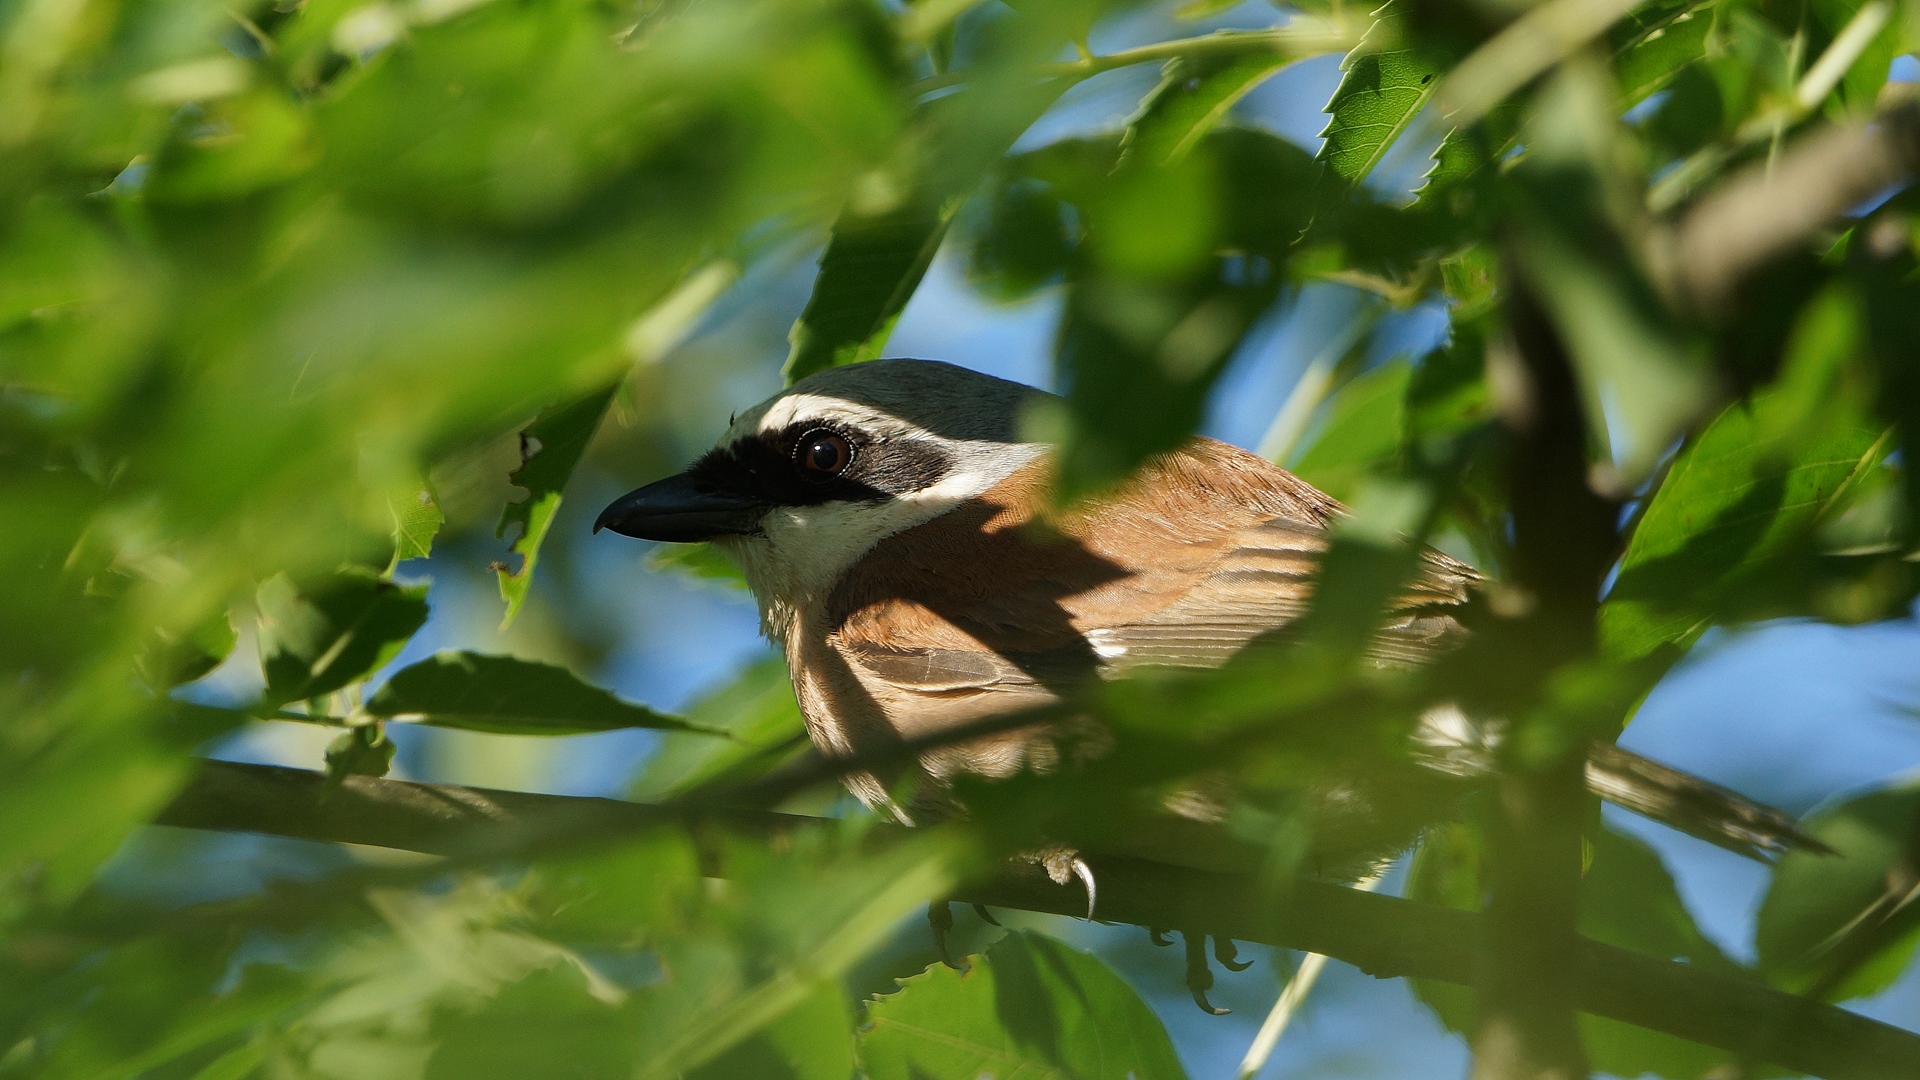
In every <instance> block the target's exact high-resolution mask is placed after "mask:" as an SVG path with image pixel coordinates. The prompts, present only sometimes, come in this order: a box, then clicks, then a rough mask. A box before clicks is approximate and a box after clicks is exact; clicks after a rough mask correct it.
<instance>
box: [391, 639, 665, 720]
mask: <svg viewBox="0 0 1920 1080" xmlns="http://www.w3.org/2000/svg"><path fill="white" fill-rule="evenodd" d="M366 708H367V711H368V712H369V713H371V714H373V715H374V716H405V717H407V718H409V719H412V720H413V721H414V722H415V723H421V724H428V725H431V726H433V727H446V728H459V729H461V730H463V731H491V732H495V733H498V734H502V735H579V734H583V733H586V732H590V731H614V730H618V729H620V728H686V727H688V726H689V725H688V723H687V722H686V721H685V720H682V719H680V718H679V717H677V716H668V715H666V714H664V713H657V712H654V711H653V710H652V709H649V708H647V707H646V706H644V705H634V704H631V703H629V702H625V701H622V700H620V699H619V698H617V697H614V696H613V695H612V694H610V693H608V692H606V691H605V690H602V689H600V688H599V687H597V686H590V685H588V684H587V683H585V682H582V681H581V680H580V677H579V676H577V675H575V674H574V673H573V672H571V671H568V670H567V669H566V668H563V667H555V666H554V665H552V664H542V663H540V662H538V661H535V660H522V659H519V658H518V657H512V656H483V655H481V654H479V653H471V652H451V651H448V652H441V653H436V654H434V655H433V656H432V657H430V658H428V659H426V660H422V661H420V662H419V663H417V664H414V665H413V666H411V667H407V668H403V669H401V670H400V671H398V672H395V673H394V676H393V677H392V678H391V679H388V680H387V682H386V684H385V685H383V686H382V687H380V690H379V692H377V693H375V694H374V695H373V697H371V698H369V699H368V700H367V705H366Z"/></svg>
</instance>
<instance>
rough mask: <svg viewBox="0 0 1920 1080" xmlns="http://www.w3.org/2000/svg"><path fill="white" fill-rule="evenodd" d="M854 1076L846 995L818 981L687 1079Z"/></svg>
mask: <svg viewBox="0 0 1920 1080" xmlns="http://www.w3.org/2000/svg"><path fill="white" fill-rule="evenodd" d="M853 1075H854V1063H853V1012H852V1010H851V1009H850V1008H848V1006H847V999H846V995H845V994H844V993H843V992H842V991H841V989H840V987H839V986H838V985H836V984H834V983H832V982H821V983H819V984H818V985H816V986H815V987H814V988H813V990H812V992H810V993H808V994H807V995H806V996H805V997H804V998H802V999H801V1001H800V1003H799V1004H798V1005H796V1006H794V1007H793V1008H792V1009H790V1010H789V1011H788V1012H787V1013H786V1014H785V1015H783V1016H781V1017H780V1018H779V1019H778V1020H775V1021H774V1022H773V1023H771V1024H768V1025H767V1026H766V1027H764V1028H762V1029H761V1030H760V1032H759V1033H758V1034H756V1035H754V1036H753V1037H752V1038H750V1039H747V1040H745V1041H743V1042H740V1043H737V1044H735V1045H734V1047H733V1048H732V1049H730V1050H728V1051H727V1052H726V1053H724V1054H721V1055H720V1056H719V1057H717V1058H714V1059H713V1060H711V1061H709V1062H707V1063H706V1064H704V1065H701V1066H699V1067H698V1068H695V1069H691V1070H688V1072H687V1073H686V1077H687V1080H762V1078H765V1080H847V1078H848V1077H850V1076H853Z"/></svg>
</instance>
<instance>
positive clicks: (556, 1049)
mask: <svg viewBox="0 0 1920 1080" xmlns="http://www.w3.org/2000/svg"><path fill="white" fill-rule="evenodd" d="M624 998H625V995H624V994H622V993H621V992H620V991H619V989H618V988H617V987H613V986H610V985H608V984H606V983H605V981H604V978H603V979H602V981H601V983H600V984H599V985H595V984H594V982H592V981H590V980H589V978H588V977H587V975H586V973H585V972H583V970H582V968H581V966H579V965H575V964H554V965H552V966H549V967H542V968H537V969H535V970H534V971H532V972H531V973H529V974H527V975H526V976H524V977H522V978H521V979H519V980H518V981H516V982H513V983H511V984H509V985H507V986H506V987H504V988H503V989H502V990H501V991H500V992H499V994H497V995H496V996H494V997H493V998H491V999H490V1000H488V1001H486V1003H485V1004H484V1005H482V1006H481V1007H480V1008H478V1009H475V1010H473V1011H471V1012H458V1013H453V1014H451V1015H446V1016H443V1017H442V1018H440V1019H439V1020H438V1021H437V1022H436V1023H435V1024H434V1034H435V1036H437V1039H436V1042H435V1045H434V1048H433V1056H432V1057H430V1058H428V1059H427V1063H426V1070H425V1073H424V1077H423V1080H456V1078H469V1077H471V1078H482V1077H498V1078H499V1080H519V1078H523V1077H531V1076H551V1077H556V1078H569V1080H598V1078H600V1077H610V1076H620V1075H624V1074H626V1073H627V1072H628V1071H630V1069H631V1068H632V1065H631V1062H632V1061H633V1059H634V1057H635V1055H636V1053H637V1052H638V1050H639V1049H640V1048H639V1046H638V1044H637V1040H636V1037H635V1035H636V1033H635V1032H634V1031H633V1028H632V1025H631V1024H630V1023H628V1022H626V1018H625V1017H623V1016H622V1015H621V1011H620V1009H619V1004H620V1002H621V1001H622V1000H623V999H624Z"/></svg>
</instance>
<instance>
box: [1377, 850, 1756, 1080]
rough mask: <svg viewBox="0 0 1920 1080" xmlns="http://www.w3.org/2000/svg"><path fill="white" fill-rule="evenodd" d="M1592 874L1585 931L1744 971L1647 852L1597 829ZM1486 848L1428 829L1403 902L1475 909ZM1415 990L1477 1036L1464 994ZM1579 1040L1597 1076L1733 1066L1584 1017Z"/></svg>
mask: <svg viewBox="0 0 1920 1080" xmlns="http://www.w3.org/2000/svg"><path fill="white" fill-rule="evenodd" d="M1587 844H1588V848H1587V851H1588V856H1589V859H1588V866H1587V870H1586V872H1585V874H1583V875H1582V878H1581V884H1580V933H1581V934H1582V935H1584V936H1586V937H1590V938H1593V939H1595V940H1598V941H1603V942H1606V943H1607V944H1610V945H1617V946H1619V947H1621V948H1624V949H1631V950H1633V951H1634V952H1639V953H1645V954H1648V955H1652V956H1658V957H1663V958H1667V959H1673V960H1679V961H1683V962H1685V963H1687V964H1690V965H1695V966H1702V967H1706V968H1708V969H1709V970H1715V971H1721V972H1728V973H1734V972H1738V971H1740V970H1741V969H1740V968H1739V967H1738V965H1736V964H1734V963H1733V962H1732V961H1730V960H1728V959H1727V958H1726V957H1725V956H1724V955H1723V954H1722V953H1721V952H1720V950H1719V949H1718V948H1717V947H1715V946H1714V944H1713V943H1712V942H1711V941H1709V940H1707V938H1706V937H1705V935H1703V934H1701V933H1700V930H1699V928H1698V926H1696V925H1695V923H1694V921H1693V917H1692V915H1691V914H1689V913H1688V911H1687V909H1686V905H1685V904H1684V903H1683V902H1682V901H1681V899H1680V894H1679V891H1678V890H1677V889H1676V888H1675V887H1674V884H1673V879H1672V877H1671V876H1670V875H1669V874H1668V873H1667V870H1666V867H1665V866H1664V865H1662V863H1661V861H1660V857H1659V856H1658V855H1656V854H1655V853H1654V852H1653V850H1652V849H1651V848H1648V847H1647V846H1646V845H1645V844H1643V843H1641V842H1640V841H1639V840H1636V839H1634V838H1632V837H1629V836H1626V835H1623V834H1621V833H1617V832H1614V831H1613V830H1611V829H1606V828H1598V829H1593V830H1591V831H1589V833H1588V835H1587ZM1486 855H1487V852H1486V841H1485V838H1484V836H1483V835H1482V833H1481V832H1480V831H1479V830H1478V829H1475V828H1473V827H1471V826H1469V825H1466V824H1452V825H1447V826H1444V827H1441V828H1437V829H1430V830H1428V832H1427V835H1426V839H1425V840H1423V841H1422V843H1421V845H1420V848H1419V850H1418V851H1417V852H1416V853H1415V855H1414V860H1413V866H1412V868H1411V870H1410V876H1409V881H1408V886H1407V896H1408V897H1409V898H1411V899H1417V900H1425V901H1427V902H1429V903H1439V904H1444V905H1446V906H1448V907H1451V908H1455V909H1457V910H1463V911H1477V910H1479V909H1480V907H1481V905H1482V902H1483V889H1484V887H1485V885H1484V882H1485V878H1484V873H1485V859H1486ZM1413 986H1414V992H1415V993H1416V994H1417V995H1418V996H1419V997H1420V999H1421V1000H1422V1001H1423V1002H1425V1003H1426V1004H1427V1006H1428V1007H1429V1008H1431V1009H1433V1010H1434V1013H1435V1014H1436V1015H1437V1016H1438V1017H1439V1018H1440V1020H1441V1022H1442V1023H1444V1024H1446V1025H1447V1027H1448V1028H1450V1029H1452V1030H1454V1031H1459V1032H1471V1031H1472V1030H1473V1026H1474V1023H1475V1021H1476V1017H1477V1009H1476V1006H1475V1003H1474V996H1473V991H1472V990H1471V989H1469V988H1467V987H1463V986H1454V985H1451V984H1446V983H1435V982H1429V981H1427V980H1424V979H1416V980H1414V982H1413ZM1580 1033H1581V1042H1582V1044H1583V1045H1584V1046H1585V1047H1586V1050H1587V1054H1588V1057H1589V1060H1590V1063H1591V1065H1592V1066H1593V1068H1594V1070H1595V1071H1596V1072H1603V1073H1607V1074H1609V1075H1615V1076H1645V1075H1649V1074H1650V1075H1653V1076H1660V1077H1666V1078H1669V1080H1694V1078H1696V1077H1699V1076H1702V1075H1706V1074H1708V1073H1710V1072H1711V1071H1712V1070H1714V1069H1715V1068H1718V1067H1720V1066H1723V1065H1725V1064H1726V1063H1727V1062H1729V1061H1730V1060H1731V1055H1729V1054H1728V1053H1727V1052H1726V1051H1723V1050H1716V1049H1713V1048H1711V1047H1706V1046H1701V1045H1699V1044H1697V1043H1692V1042H1688V1041H1686V1040H1684V1039H1679V1038H1676V1037H1674V1036H1672V1035H1666V1034H1662V1033H1661V1032H1657V1031H1650V1030H1648V1029H1646V1028H1641V1027H1636V1026H1634V1025H1631V1024H1624V1023H1621V1022H1619V1021H1616V1020H1607V1019H1603V1018H1600V1017H1595V1016H1584V1015H1583V1016H1581V1017H1580Z"/></svg>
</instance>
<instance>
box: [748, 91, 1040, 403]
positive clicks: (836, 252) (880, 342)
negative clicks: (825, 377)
mask: <svg viewBox="0 0 1920 1080" xmlns="http://www.w3.org/2000/svg"><path fill="white" fill-rule="evenodd" d="M1065 90H1066V80H1063V79H1053V80H1049V81H1047V82H1046V83H1044V84H1041V85H1039V86H1032V85H1024V84H1023V85H1019V86H999V85H996V83H995V82H994V81H989V82H987V83H984V84H981V83H976V84H975V85H974V86H973V87H971V88H970V89H969V90H968V91H966V92H964V93H961V94H955V95H953V96H952V97H948V98H939V99H936V100H934V101H932V102H930V103H928V104H927V105H924V106H922V107H921V109H920V112H919V113H918V115H917V116H916V117H915V125H914V126H915V129H916V132H917V134H918V135H919V137H920V139H921V140H923V141H924V143H925V145H928V146H931V147H933V148H935V156H934V157H933V158H932V159H931V160H927V161H922V162H919V163H918V164H915V165H905V164H896V165H895V166H893V168H892V169H891V170H889V171H888V172H886V173H883V174H880V175H881V176H883V177H884V179H882V180H878V181H876V183H878V184H879V185H881V186H882V187H891V188H894V189H893V190H883V191H880V192H872V193H868V195H867V197H866V200H865V201H866V202H868V203H870V204H874V205H871V206H862V205H860V202H859V201H856V202H854V203H850V204H849V205H848V206H847V208H846V209H845V210H843V211H841V214H840V217H839V219H838V220H836V221H835V222H834V223H833V235H832V237H831V238H830V239H829V240H828V242H827V248H826V250H825V251H824V252H822V253H821V255H820V273H819V276H817V277H816V278H815V279H814V282H813V294H812V295H811V296H809V297H808V298H807V306H806V308H805V310H803V311H801V313H800V318H799V319H798V320H797V321H795V322H794V324H793V329H792V330H791V331H789V332H788V334H787V340H788V342H789V344H790V346H791V347H790V348H789V350H788V353H787V362H786V366H785V367H784V368H783V369H782V370H783V371H784V372H785V374H786V378H787V382H788V383H789V384H792V383H795V382H798V381H799V380H801V379H804V378H806V377H807V376H808V375H811V374H813V373H814V372H817V371H824V370H826V369H827V368H830V367H837V366H839V365H842V364H852V363H857V362H859V361H862V360H872V359H875V358H877V357H879V356H880V354H881V352H882V350H884V349H885V348H886V344H887V336H888V335H889V334H891V333H892V332H893V324H894V323H895V322H896V321H898V320H899V318H900V312H901V311H902V310H904V309H905V308H906V306H907V301H908V300H910V299H912V298H913V292H914V290H915V289H917V288H919V286H920V279H921V278H922V277H924V276H925V275H926V272H927V267H928V266H930V265H932V263H933V257H934V255H935V254H936V253H937V252H938V251H939V250H940V242H941V241H942V240H943V239H945V237H946V234H947V226H948V225H949V224H951V223H952V221H953V216H954V213H955V212H956V211H957V210H959V208H960V204H961V203H962V202H963V201H965V199H966V197H967V195H969V194H970V193H971V192H972V191H973V189H974V188H976V187H978V186H979V184H980V182H981V180H982V179H984V178H985V177H986V175H987V171H988V169H990V168H991V167H992V166H993V163H994V162H995V161H997V160H999V159H1000V157H1001V155H1003V154H1005V153H1006V151H1007V148H1008V147H1010V146H1012V145H1013V142H1014V140H1015V139H1017V138H1019V136H1020V133H1021V132H1022V131H1024V130H1026V128H1027V127H1028V125H1030V124H1032V123H1033V121H1034V120H1036V119H1038V118H1039V116H1040V114H1041V113H1042V112H1044V111H1045V110H1046V108H1047V106H1048V105H1051V104H1052V103H1053V101H1054V100H1055V99H1056V98H1057V97H1058V96H1059V95H1060V94H1061V93H1062V92H1063V91H1065ZM996 92H998V93H999V95H1000V97H1001V99H1002V100H1001V101H1000V102H999V103H998V105H997V107H995V108H991V109H984V110H980V111H979V112H978V113H970V112H969V111H967V109H966V106H967V105H968V104H969V103H970V102H972V101H974V100H977V98H978V96H979V95H982V94H991V93H996Z"/></svg>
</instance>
